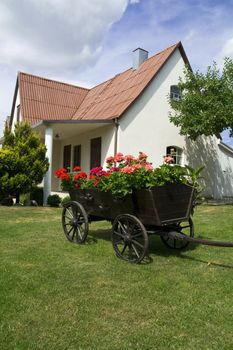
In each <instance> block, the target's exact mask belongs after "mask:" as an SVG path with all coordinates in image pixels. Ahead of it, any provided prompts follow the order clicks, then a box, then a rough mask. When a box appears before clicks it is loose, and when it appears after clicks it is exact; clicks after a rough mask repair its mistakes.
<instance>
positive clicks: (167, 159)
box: [163, 156, 174, 164]
mask: <svg viewBox="0 0 233 350" xmlns="http://www.w3.org/2000/svg"><path fill="white" fill-rule="evenodd" d="M163 161H164V163H165V164H172V163H174V158H173V157H171V156H164V157H163Z"/></svg>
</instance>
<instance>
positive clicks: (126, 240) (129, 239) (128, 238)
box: [124, 234, 132, 243]
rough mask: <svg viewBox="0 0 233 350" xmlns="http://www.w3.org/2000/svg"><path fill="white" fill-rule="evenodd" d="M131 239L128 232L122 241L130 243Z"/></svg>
mask: <svg viewBox="0 0 233 350" xmlns="http://www.w3.org/2000/svg"><path fill="white" fill-rule="evenodd" d="M131 241H132V238H131V235H130V234H126V235H125V236H124V243H131Z"/></svg>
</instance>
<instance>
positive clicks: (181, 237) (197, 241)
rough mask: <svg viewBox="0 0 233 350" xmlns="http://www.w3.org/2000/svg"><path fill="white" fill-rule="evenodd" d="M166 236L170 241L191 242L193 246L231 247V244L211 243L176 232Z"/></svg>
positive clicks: (232, 244) (207, 240) (232, 245)
mask: <svg viewBox="0 0 233 350" xmlns="http://www.w3.org/2000/svg"><path fill="white" fill-rule="evenodd" d="M167 236H168V237H169V238H172V239H176V240H179V241H186V242H192V243H195V244H203V245H211V246H215V247H233V242H223V241H211V240H209V239H202V238H194V237H189V236H186V235H184V234H182V233H179V232H176V231H170V232H168V233H167Z"/></svg>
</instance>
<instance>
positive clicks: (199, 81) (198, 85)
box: [170, 58, 233, 140]
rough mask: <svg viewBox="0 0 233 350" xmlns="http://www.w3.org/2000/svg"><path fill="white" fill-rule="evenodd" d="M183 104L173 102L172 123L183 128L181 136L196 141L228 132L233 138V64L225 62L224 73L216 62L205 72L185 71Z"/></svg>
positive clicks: (180, 81)
mask: <svg viewBox="0 0 233 350" xmlns="http://www.w3.org/2000/svg"><path fill="white" fill-rule="evenodd" d="M178 88H179V90H180V93H181V99H180V101H175V100H172V99H170V105H171V107H172V110H173V111H172V112H171V114H170V120H171V122H173V123H174V124H175V125H176V126H178V127H180V134H181V135H187V136H189V137H190V138H191V139H193V140H195V139H196V138H197V137H198V136H201V135H205V136H211V135H216V136H217V137H219V134H220V133H221V132H222V131H224V130H227V129H229V131H230V136H233V61H232V60H231V59H229V58H226V59H225V60H224V67H223V70H222V72H220V70H219V69H218V68H217V65H216V63H214V64H213V66H212V67H211V66H209V67H208V68H207V71H206V73H205V74H204V73H200V72H199V71H197V72H192V71H191V70H190V69H188V68H185V70H184V78H183V79H182V78H180V79H179V84H178Z"/></svg>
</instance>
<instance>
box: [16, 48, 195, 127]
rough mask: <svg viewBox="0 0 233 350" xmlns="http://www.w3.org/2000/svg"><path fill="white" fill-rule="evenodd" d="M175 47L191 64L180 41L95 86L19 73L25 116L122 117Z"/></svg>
mask: <svg viewBox="0 0 233 350" xmlns="http://www.w3.org/2000/svg"><path fill="white" fill-rule="evenodd" d="M176 49H179V51H180V54H181V56H182V57H183V60H184V62H185V63H186V64H187V65H188V66H189V67H190V65H189V62H188V59H187V57H186V54H185V51H184V49H183V46H182V44H181V43H180V42H179V43H177V44H175V45H172V46H170V47H168V48H167V49H165V50H163V51H161V52H159V53H157V54H156V55H154V56H152V57H150V58H148V59H147V60H145V61H144V62H143V63H142V64H141V65H140V67H139V68H137V69H132V68H130V69H128V70H126V71H124V72H123V73H120V74H118V75H116V76H115V77H113V78H112V79H109V80H107V81H105V82H103V83H101V84H99V85H97V86H95V87H93V88H92V89H85V88H82V87H78V86H74V85H70V84H66V83H62V82H58V81H54V80H50V79H46V78H41V77H38V76H34V75H31V74H26V73H19V74H18V80H17V83H16V89H18V86H19V93H20V104H21V114H22V116H23V119H24V120H25V121H28V122H29V123H30V124H36V123H38V122H40V121H41V120H89V121H90V120H110V119H114V118H119V117H120V116H121V115H122V114H123V113H124V112H125V111H126V110H127V109H128V108H129V107H130V106H131V105H132V104H133V103H134V102H135V100H136V99H137V98H138V97H139V96H140V95H141V94H142V92H143V91H144V90H145V89H146V87H147V86H148V85H149V84H150V82H151V81H152V79H153V78H155V76H156V75H157V74H158V73H159V71H160V70H161V69H162V67H163V66H164V64H165V63H166V62H167V60H168V59H169V57H170V56H171V55H172V54H173V53H174V51H175V50H176ZM11 118H13V115H11Z"/></svg>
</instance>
